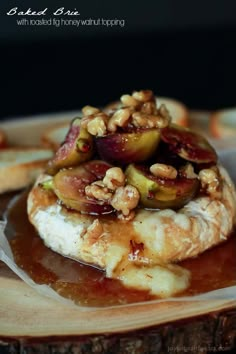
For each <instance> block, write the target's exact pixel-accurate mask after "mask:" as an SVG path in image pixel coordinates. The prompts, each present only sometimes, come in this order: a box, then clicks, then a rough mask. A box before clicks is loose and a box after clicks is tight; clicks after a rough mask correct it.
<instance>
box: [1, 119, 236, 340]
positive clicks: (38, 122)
mask: <svg viewBox="0 0 236 354" xmlns="http://www.w3.org/2000/svg"><path fill="white" fill-rule="evenodd" d="M75 114H76V113H68V114H67V116H66V114H60V115H58V116H57V115H52V116H44V117H36V119H33V117H29V118H28V119H23V120H15V121H10V122H4V123H3V124H1V128H3V129H4V130H5V131H6V133H7V134H8V135H9V137H10V141H11V142H14V143H16V144H20V143H24V144H32V140H33V142H34V143H36V142H39V141H40V139H39V137H40V134H41V133H42V132H43V131H44V129H45V128H46V127H48V126H51V125H53V124H55V123H56V121H60V122H61V121H63V120H65V118H66V119H71V118H72V117H73V116H74V115H75ZM57 119H58V120H57ZM32 132H33V133H32ZM1 203H2V204H1V205H0V209H2V210H4V208H5V205H4V201H2V202H1ZM234 307H236V300H231V299H227V298H225V299H224V298H223V299H220V300H219V299H215V300H213V299H212V300H205V301H194V302H193V301H165V302H161V303H152V302H147V303H141V304H134V305H132V306H122V307H115V308H101V309H98V310H97V309H96V310H95V309H89V310H85V309H83V308H79V307H75V306H69V305H63V304H61V303H58V302H57V301H55V300H52V299H50V298H46V297H43V296H41V295H40V294H38V293H36V292H35V291H34V290H33V289H31V288H30V287H29V286H28V285H26V284H25V283H24V282H23V281H22V280H20V279H19V278H18V277H17V276H16V275H15V274H13V273H12V272H11V271H10V270H9V269H8V268H7V267H6V266H5V265H4V264H3V263H2V262H0V336H6V337H16V336H33V337H45V336H62V335H63V336H69V335H86V334H101V333H117V332H124V331H130V330H137V329H141V328H146V327H150V326H156V325H160V324H164V323H168V322H173V321H176V320H180V319H187V318H190V317H193V316H200V315H203V314H207V313H211V312H215V311H220V310H225V309H232V308H234Z"/></svg>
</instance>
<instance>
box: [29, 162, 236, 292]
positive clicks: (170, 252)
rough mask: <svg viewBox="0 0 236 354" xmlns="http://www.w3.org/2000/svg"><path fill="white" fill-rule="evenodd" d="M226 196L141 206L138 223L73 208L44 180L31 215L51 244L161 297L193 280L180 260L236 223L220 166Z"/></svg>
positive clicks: (233, 198)
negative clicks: (175, 208) (174, 207)
mask: <svg viewBox="0 0 236 354" xmlns="http://www.w3.org/2000/svg"><path fill="white" fill-rule="evenodd" d="M219 171H220V175H221V178H222V184H223V192H222V197H221V199H211V198H210V197H208V196H199V197H196V198H195V199H193V200H192V201H190V202H189V203H188V204H187V205H185V206H184V207H183V208H182V209H180V210H178V211H173V210H171V209H165V210H160V211H151V210H144V209H138V210H137V212H136V216H135V218H134V219H133V220H132V221H129V222H125V221H121V220H118V219H114V218H112V217H109V216H101V217H100V216H99V217H98V216H92V215H85V214H80V213H78V212H73V211H68V210H67V209H66V208H65V207H64V206H62V205H60V204H58V202H57V199H56V197H55V195H54V194H53V193H51V192H45V191H44V190H42V189H41V188H40V187H38V183H39V182H42V181H44V180H45V179H47V178H48V176H46V175H41V176H40V177H39V179H38V180H37V182H36V184H35V186H34V187H33V189H32V190H31V192H30V193H29V197H28V215H29V219H30V221H31V223H32V224H33V225H34V226H35V228H36V229H37V231H38V233H39V236H40V237H41V238H42V239H43V241H44V243H45V244H46V246H48V247H49V248H51V249H52V250H54V251H55V252H58V253H60V254H62V255H63V256H66V257H70V258H73V259H75V260H78V261H81V262H85V263H88V264H92V265H94V266H96V267H99V268H101V269H102V270H104V271H105V272H106V276H107V277H109V278H116V279H120V280H121V282H122V283H123V284H124V285H125V286H127V287H130V288H135V289H140V290H147V291H149V292H150V293H151V294H153V295H156V296H159V297H168V296H172V295H174V294H176V293H178V292H181V291H183V290H185V289H186V288H187V287H188V286H189V283H190V278H191V275H190V273H189V271H187V270H186V269H184V268H182V267H180V266H179V265H177V264H175V262H177V261H180V260H183V259H186V258H189V257H194V256H197V255H199V254H201V253H202V252H204V251H205V250H207V249H208V248H210V247H212V246H214V245H216V244H219V243H220V242H222V241H224V240H226V239H227V238H228V237H229V236H230V233H231V231H232V229H233V227H234V225H235V223H236V191H235V188H234V185H233V182H232V181H231V179H230V177H229V175H228V173H227V172H226V170H225V169H224V168H223V167H222V166H219Z"/></svg>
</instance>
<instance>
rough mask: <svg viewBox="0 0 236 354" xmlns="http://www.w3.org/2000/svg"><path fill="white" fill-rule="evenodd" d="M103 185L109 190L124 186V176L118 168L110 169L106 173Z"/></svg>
mask: <svg viewBox="0 0 236 354" xmlns="http://www.w3.org/2000/svg"><path fill="white" fill-rule="evenodd" d="M103 183H104V185H105V186H106V187H108V188H109V189H111V190H113V191H114V190H116V189H117V188H118V187H122V186H124V185H125V175H124V173H123V171H122V169H121V168H120V167H111V168H109V169H108V170H107V171H106V174H105V177H104V178H103Z"/></svg>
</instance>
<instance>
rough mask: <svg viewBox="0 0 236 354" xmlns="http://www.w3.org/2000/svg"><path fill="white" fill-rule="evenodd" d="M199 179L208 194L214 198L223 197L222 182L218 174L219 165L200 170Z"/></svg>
mask: <svg viewBox="0 0 236 354" xmlns="http://www.w3.org/2000/svg"><path fill="white" fill-rule="evenodd" d="M198 175H199V179H200V182H201V186H202V188H203V189H204V190H205V192H206V193H207V194H209V195H210V196H211V197H212V198H216V199H217V198H220V197H221V182H220V178H219V175H218V169H217V167H215V166H214V167H211V168H206V169H203V170H201V171H200V172H199V174H198Z"/></svg>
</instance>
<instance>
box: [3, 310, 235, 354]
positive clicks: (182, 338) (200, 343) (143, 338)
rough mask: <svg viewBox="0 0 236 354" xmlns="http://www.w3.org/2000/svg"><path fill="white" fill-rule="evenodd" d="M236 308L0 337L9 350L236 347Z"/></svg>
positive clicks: (158, 350)
mask: <svg viewBox="0 0 236 354" xmlns="http://www.w3.org/2000/svg"><path fill="white" fill-rule="evenodd" d="M235 345H236V310H235V309H234V310H230V311H226V312H219V313H212V314H211V315H207V316H204V317H199V318H195V319H191V320H188V321H182V322H176V323H174V324H173V323H172V324H170V323H169V324H166V325H164V326H158V327H153V328H148V329H145V330H141V331H133V332H128V333H122V334H121V333H120V334H112V335H107V334H103V335H92V336H81V337H78V336H73V337H70V336H69V337H50V338H47V337H44V338H7V337H5V338H3V337H2V338H1V340H0V349H1V348H5V349H7V350H8V352H9V353H24V354H28V353H45V354H49V353H50V354H51V353H59V352H60V353H61V354H62V353H65V354H66V353H71V354H76V353H86V354H87V353H107V354H108V353H109V354H112V353H119V354H126V353H127V354H130V353H133V354H136V353H137V354H140V353H145V354H148V353H156V354H158V353H160V354H162V353H163V354H164V353H207V352H228V350H230V349H233V348H236V347H235Z"/></svg>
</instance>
